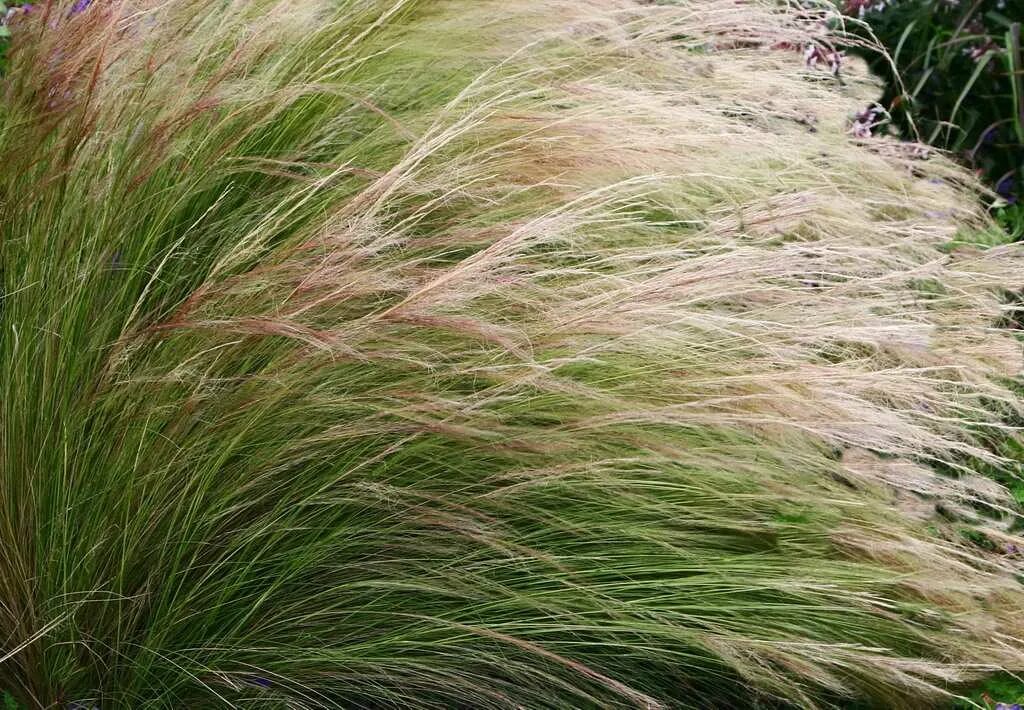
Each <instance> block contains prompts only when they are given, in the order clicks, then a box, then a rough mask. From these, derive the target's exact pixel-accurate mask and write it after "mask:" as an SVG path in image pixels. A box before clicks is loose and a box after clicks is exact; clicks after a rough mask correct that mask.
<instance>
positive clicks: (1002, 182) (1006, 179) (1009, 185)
mask: <svg viewBox="0 0 1024 710" xmlns="http://www.w3.org/2000/svg"><path fill="white" fill-rule="evenodd" d="M1013 188H1014V179H1013V173H1012V172H1009V173H1006V175H1003V176H1002V177H1001V178H999V181H998V182H997V183H996V194H997V195H999V196H1000V197H1002V198H1003V199H1004V200H1006V201H1007V202H1008V203H1010V204H1011V205H1012V204H1013V203H1014V202H1016V201H1017V195H1016V194H1014V191H1013Z"/></svg>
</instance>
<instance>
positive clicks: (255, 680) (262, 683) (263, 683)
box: [249, 676, 1020, 710]
mask: <svg viewBox="0 0 1024 710" xmlns="http://www.w3.org/2000/svg"><path fill="white" fill-rule="evenodd" d="M249 682H250V683H252V684H253V685H256V686H259V687H260V688H269V687H270V685H271V683H270V681H269V680H267V679H266V678H261V677H260V676H253V677H252V678H250V679H249ZM1017 710H1020V708H1018V709H1017Z"/></svg>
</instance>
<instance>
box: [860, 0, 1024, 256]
mask: <svg viewBox="0 0 1024 710" xmlns="http://www.w3.org/2000/svg"><path fill="white" fill-rule="evenodd" d="M844 10H845V11H846V13H847V14H849V15H851V16H854V17H860V18H862V19H863V20H864V21H865V22H866V25H865V26H862V27H861V28H860V29H859V32H861V33H862V34H865V35H870V34H872V33H873V34H874V35H875V36H876V37H877V38H878V39H879V40H880V41H881V42H882V44H884V45H885V47H886V49H887V50H888V52H889V55H890V56H888V57H887V56H882V55H879V54H877V53H874V54H869V55H868V56H867V58H868V60H869V62H870V64H871V68H872V70H873V71H874V72H876V73H877V74H878V75H880V76H882V77H885V78H886V80H887V86H886V90H885V94H884V96H883V98H882V105H883V106H884V107H885V108H886V109H887V110H888V111H889V113H890V115H891V117H892V119H893V121H894V123H895V124H896V125H897V126H898V127H899V128H900V130H901V133H902V134H903V135H904V137H907V138H918V137H919V138H920V139H922V140H924V141H926V142H928V143H930V144H932V145H935V146H937V147H940V148H943V149H946V150H950V151H953V152H954V153H955V154H956V155H957V157H958V158H960V159H961V160H962V161H964V162H965V163H966V164H967V165H969V166H970V167H972V168H973V169H975V170H976V171H977V172H978V173H979V175H980V176H981V177H982V178H983V179H984V180H985V182H986V184H987V185H988V186H989V187H990V188H991V189H992V190H993V191H994V192H995V193H996V197H995V198H994V199H993V200H992V204H993V208H994V213H995V215H996V217H997V218H998V219H999V221H1000V222H1001V223H1002V224H1003V225H1004V226H1005V227H1006V228H1007V229H1008V230H1009V231H1010V233H1011V234H1012V235H1013V236H1014V237H1015V238H1017V239H1019V238H1021V237H1022V236H1024V208H1022V207H1021V204H1020V201H1021V196H1022V190H1021V186H1022V172H1021V171H1022V166H1024V64H1022V53H1021V30H1020V22H1021V20H1024V0H973V1H971V2H968V1H967V0H893V1H887V0H847V2H846V4H845V7H844ZM890 57H891V61H890ZM894 67H895V69H896V70H898V73H897V72H896V71H894ZM900 79H902V81H901V80H900Z"/></svg>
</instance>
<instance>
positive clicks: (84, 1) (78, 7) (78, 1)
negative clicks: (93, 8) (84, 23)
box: [71, 0, 92, 15]
mask: <svg viewBox="0 0 1024 710" xmlns="http://www.w3.org/2000/svg"><path fill="white" fill-rule="evenodd" d="M90 5H92V0H75V4H74V5H72V6H71V14H72V15H77V14H78V13H80V12H85V10H86V9H88V7H89V6H90Z"/></svg>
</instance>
